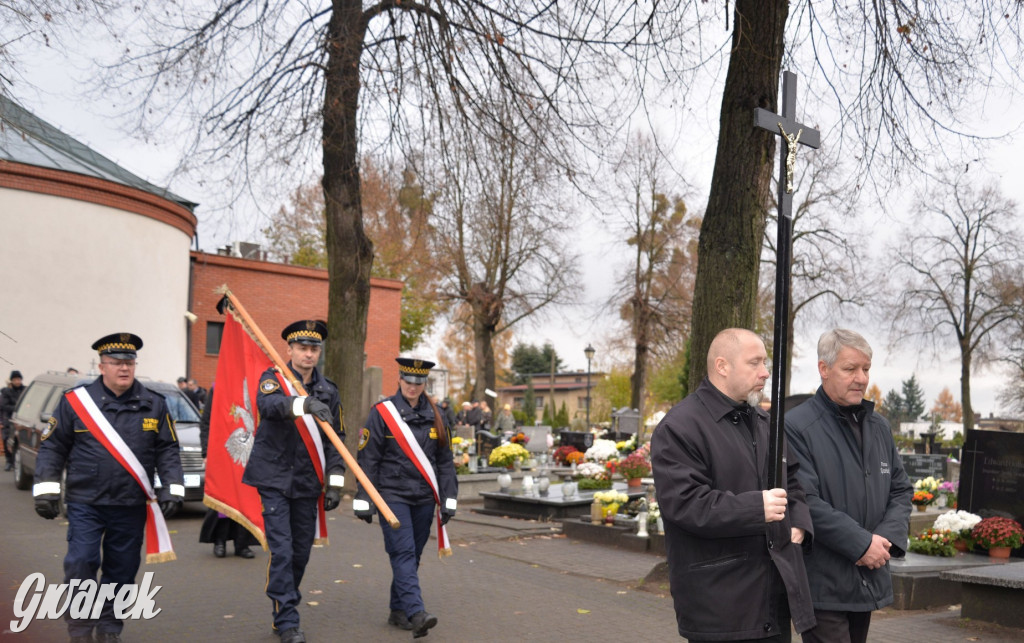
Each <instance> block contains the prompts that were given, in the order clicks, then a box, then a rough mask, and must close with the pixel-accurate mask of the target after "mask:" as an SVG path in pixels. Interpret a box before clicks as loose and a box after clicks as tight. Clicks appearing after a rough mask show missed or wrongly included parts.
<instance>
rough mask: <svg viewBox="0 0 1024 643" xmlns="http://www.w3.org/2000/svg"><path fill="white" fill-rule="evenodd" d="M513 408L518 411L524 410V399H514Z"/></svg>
mask: <svg viewBox="0 0 1024 643" xmlns="http://www.w3.org/2000/svg"><path fill="white" fill-rule="evenodd" d="M512 408H514V409H516V410H520V409H522V408H523V398H521V397H514V398H512Z"/></svg>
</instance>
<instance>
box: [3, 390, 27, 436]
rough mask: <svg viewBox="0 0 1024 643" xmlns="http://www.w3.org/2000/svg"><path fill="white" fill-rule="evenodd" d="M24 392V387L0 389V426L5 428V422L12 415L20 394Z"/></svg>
mask: <svg viewBox="0 0 1024 643" xmlns="http://www.w3.org/2000/svg"><path fill="white" fill-rule="evenodd" d="M24 392H25V385H24V384H22V385H21V386H14V385H13V384H12V385H11V386H5V387H4V388H3V389H0V424H2V425H4V426H5V427H6V426H7V421H8V420H10V419H11V416H12V415H14V408H15V407H16V406H18V400H19V399H21V394H22V393H24Z"/></svg>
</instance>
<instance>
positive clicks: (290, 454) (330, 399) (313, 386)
mask: <svg viewBox="0 0 1024 643" xmlns="http://www.w3.org/2000/svg"><path fill="white" fill-rule="evenodd" d="M288 367H289V368H292V365H291V363H290V362H289V364H288ZM276 372H277V370H276V369H275V368H273V367H271V368H268V369H267V370H266V371H264V372H263V375H261V376H260V390H259V393H258V394H257V395H256V408H257V409H258V410H259V414H260V423H259V426H257V427H256V439H255V441H254V442H253V445H252V453H251V454H250V455H249V462H248V463H247V464H246V465H245V473H243V474H242V482H243V483H245V484H247V485H251V486H253V487H256V488H258V489H274V490H275V491H279V492H281V493H282V494H284V495H285V496H287V497H289V498H314V497H317V496H319V495H320V494H321V493H323V490H324V485H326V483H327V479H326V478H327V476H328V475H330V474H332V473H335V474H343V473H344V472H345V465H344V462H343V461H342V459H341V455H340V454H339V453H338V450H337V449H335V448H334V445H333V444H332V443H331V441H330V440H328V439H327V436H326V435H325V434H324V432H323V430H322V429H320V441H321V442H322V443H323V445H324V461H325V468H324V483H323V484H321V483H320V479H319V478H317V475H316V469H315V468H314V467H313V460H312V459H311V458H310V457H309V451H308V450H307V449H306V445H305V443H304V442H303V441H302V437H301V436H300V435H299V429H298V427H297V426H296V425H295V416H294V415H292V400H293V399H294V398H293V397H292V396H290V395H288V394H287V392H286V390H285V389H282V388H281V385H280V383H279V382H278V379H277V376H276V375H275V373H276ZM292 372H293V373H295V376H296V378H298V379H299V381H302V376H300V375H299V374H298V373H297V372H296V371H295V369H294V368H292ZM305 388H306V392H307V393H308V394H309V395H312V396H314V397H316V398H317V399H318V400H320V401H321V402H323V403H324V404H326V405H327V406H328V408H330V409H331V414H332V415H333V419H332V420H331V426H332V427H334V430H335V432H336V433H337V434H338V436H339V437H340V438H341V439H342V441H344V440H345V431H344V429H343V427H342V423H341V396H340V395H338V387H337V386H335V385H334V382H332V381H331V380H329V379H327V378H326V377H324V376H323V375H321V374H320V371H319V370H317V369H315V368H314V369H313V375H312V377H311V379H310V383H309V384H308V385H306V386H305Z"/></svg>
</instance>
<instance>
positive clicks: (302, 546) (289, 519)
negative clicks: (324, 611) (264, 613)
mask: <svg viewBox="0 0 1024 643" xmlns="http://www.w3.org/2000/svg"><path fill="white" fill-rule="evenodd" d="M259 492H260V500H261V501H262V503H263V531H264V533H265V534H266V536H267V546H268V547H269V548H270V564H269V569H268V570H267V596H269V597H270V600H271V601H272V602H273V608H272V610H271V611H272V613H273V616H274V628H275V629H277V630H278V631H281V632H283V631H284V630H288V629H291V628H293V627H298V626H299V610H298V607H299V601H301V600H302V594H301V593H299V584H300V583H302V576H303V574H305V573H306V563H308V562H309V552H310V550H311V549H312V548H313V540H314V539H315V537H316V511H317V506H316V503H317V502H319V500H320V499H319V498H288V497H286V496H285V495H284V494H282V493H281V492H279V491H274V490H272V489H260V490H259Z"/></svg>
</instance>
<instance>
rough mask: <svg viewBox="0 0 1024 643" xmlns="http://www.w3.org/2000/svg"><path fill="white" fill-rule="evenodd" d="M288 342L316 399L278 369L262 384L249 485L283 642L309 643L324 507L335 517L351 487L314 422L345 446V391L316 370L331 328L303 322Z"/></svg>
mask: <svg viewBox="0 0 1024 643" xmlns="http://www.w3.org/2000/svg"><path fill="white" fill-rule="evenodd" d="M281 337H282V338H283V339H284V340H285V341H286V342H288V358H289V360H288V367H289V368H290V369H291V371H292V373H291V374H292V375H294V376H295V377H296V378H297V379H299V380H300V381H301V382H302V383H303V387H304V388H305V389H306V392H307V393H308V395H305V396H299V395H296V394H295V393H294V392H292V391H289V390H288V388H289V387H290V386H291V384H290V383H289V381H288V380H287V379H286V378H285V375H284V374H281V373H278V372H277V369H276V368H274V367H271V368H268V369H267V370H266V371H265V372H264V373H263V375H262V376H260V390H259V394H258V395H257V396H256V407H257V409H258V410H259V413H260V424H259V427H258V428H257V429H256V439H255V441H254V443H253V447H252V454H251V455H250V456H249V462H248V463H247V464H246V466H245V473H244V474H242V482H243V483H245V484H247V485H252V486H254V487H256V489H257V490H258V491H259V493H260V502H261V503H262V504H263V528H264V532H265V533H266V536H267V545H268V547H269V548H270V566H269V569H268V571H267V587H266V591H267V596H268V597H270V600H271V603H272V604H273V607H272V614H273V617H274V630H275V631H276V632H278V633H279V634H280V635H281V643H302V642H303V641H305V640H306V638H305V635H304V634H303V633H302V630H300V629H299V610H298V607H299V603H300V602H301V600H302V594H301V593H299V584H300V583H301V582H302V576H303V575H304V574H305V571H306V564H307V563H308V562H309V554H310V551H311V550H312V548H313V541H314V540H315V539H316V537H317V526H318V525H321V526H323V524H324V523H323V521H324V520H326V519H325V518H324V516H323V513H322V512H321V511H320V502H321V500H320V499H321V498H323V510H324V511H331V510H332V509H335V508H336V507H337V506H338V503H340V502H341V488H342V486H344V484H345V476H344V474H345V465H344V463H343V461H342V459H341V455H340V454H339V453H338V450H337V449H335V448H334V445H333V444H332V443H331V442H330V441H329V440H328V439H327V436H326V435H325V434H324V432H323V430H322V429H320V428H319V426H318V425H317V424H316V423H315V422H314V420H313V418H314V417H315V418H318V419H320V420H322V421H324V422H326V423H328V424H329V425H331V428H332V429H333V430H334V431H335V432H336V433H337V434H338V437H340V438H341V439H342V440H344V439H345V431H344V428H343V427H342V423H341V397H340V396H339V395H338V387H337V386H335V385H334V382H332V381H330V380H329V379H327V378H326V377H324V376H323V375H322V374H321V373H320V371H319V370H318V369H317V368H316V364H317V362H318V361H319V359H320V351H321V350H322V347H323V340H325V339H327V324H326V323H324V322H322V321H320V320H313V319H309V320H301V321H297V322H295V323H293V324H290V325H289V326H287V327H286V328H285V329H284V331H282V332H281ZM318 442H319V444H317V443H318ZM322 533H326V532H323V531H322Z"/></svg>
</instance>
